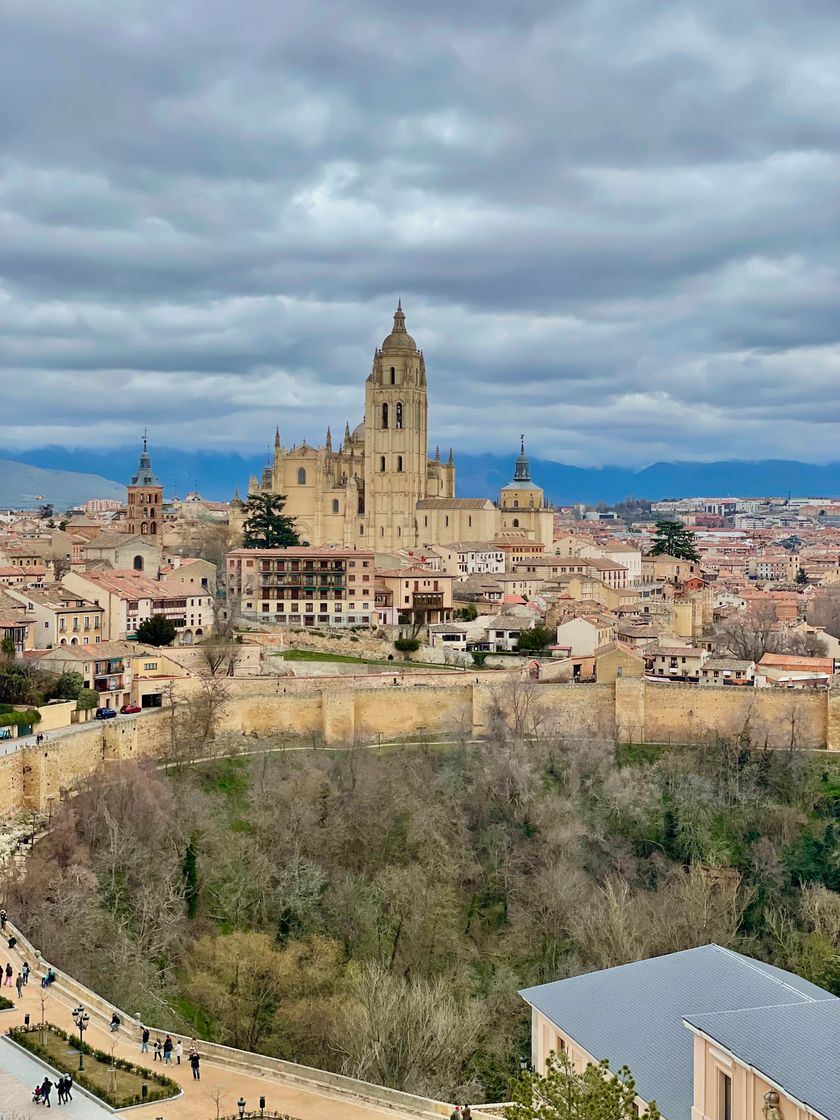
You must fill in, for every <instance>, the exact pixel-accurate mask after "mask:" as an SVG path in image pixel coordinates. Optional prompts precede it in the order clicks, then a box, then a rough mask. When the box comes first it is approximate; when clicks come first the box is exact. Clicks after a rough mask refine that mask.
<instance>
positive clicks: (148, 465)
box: [131, 430, 161, 486]
mask: <svg viewBox="0 0 840 1120" xmlns="http://www.w3.org/2000/svg"><path fill="white" fill-rule="evenodd" d="M131 485H132V486H160V485H161V481H160V479H159V478H158V477H157V475H156V474H155V472H154V471H153V470H152V460H151V457H150V455H149V447H148V436H147V434H146V431H145V430H144V431H143V450H142V451H141V452H140V462H139V464H138V466H137V471H136V473H135V475H134V477H133V478H132V480H131Z"/></svg>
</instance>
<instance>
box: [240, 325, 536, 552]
mask: <svg viewBox="0 0 840 1120" xmlns="http://www.w3.org/2000/svg"><path fill="white" fill-rule="evenodd" d="M428 412H429V405H428V396H427V388H426V363H425V359H424V357H423V351H422V350H418V349H417V344H416V342H415V341H414V339H413V338H412V337H411V335H410V334H409V333H408V331H407V330H406V327H405V314H404V312H403V309H402V306H401V304H398V305H397V310H396V313H395V314H394V326H393V329H392V330H391V333H390V334H389V335H388V336H387V338H386V339H385V340H384V341H383V343H382V345H381V346H380V347H379V349H378V350H377V351H376V353H375V354H374V357H373V367H372V369H371V372H370V374H369V376H368V378H367V381H366V382H365V415H364V420H363V421H362V423H361V424H359V425H358V426H357V427H356V428H354V429H353V431H351V430H350V425H349V424H346V425H345V428H344V438H343V439H342V440H341V442H340V443H339V444H338V446H337V447H336V448H333V440H332V433H331V431H330V429H329V428H327V435H326V439H325V441H324V445H323V446H322V447H312V446H311V445H310V444H309V443H307V442H306V440H304V441H303V443H301V444H299V445H297V446H295V447H290V448H286V447H284V446H283V443H282V440H281V438H280V431H279V428H278V430H277V432H276V434H275V437H274V459H273V463H272V465H270V466H267V467H266V468H265V470H264V471H263V476H262V479H261V480H258V479H256V478H252V479H251V481H250V485H249V493H251V494H254V493H259V492H260V491H262V492H269V493H272V494H283V495H285V497H286V507H285V513H287V514H288V515H289V516H290V517H293V518H294V519H295V522H296V525H297V530H298V533H299V534H300V537H301V540H305V541H307V542H308V543H309V544H311V545H325V544H336V545H342V546H343V547H345V548H369V549H373V550H374V551H376V552H388V551H391V550H393V549H399V548H408V549H411V548H418V547H423V546H427V545H434V544H453V543H455V542H458V541H489V540H493V539H494V538H495V537H497V536H498V534H499V533H500V532H506V533H516V534H521V535H522V536H526V537H529V538H530V539H534V540H541V541H543V543H545V544H546V545H548V544H550V543H551V541H552V537H553V526H554V518H553V514H552V512H551V509H550V508H548V507H547V506H546V504H545V498H544V494H543V491H542V490H541V489H540V488H539V487H538V486H537V485H535V483H533V482H532V481H531V477H530V471H529V467H528V459H527V457H526V456H525V447H524V442H523V444H522V446H521V453H520V456H519V458H518V459H517V461H516V470H515V472H514V477H513V479H512V480H511V482H510V483H509V484H508V485H507V486H506V487H504V488H503V489H502V491H501V494H500V499H499V503H498V504H494V503H493V502H491V501H490V500H489V499H486V498H485V499H482V498H456V497H455V463H454V461H453V458H452V451H451V449H450V451H449V455H448V458H447V459H446V461H444V460H442V459H441V457H440V450H439V449H437V450H436V451H435V454H434V457H433V458H432V457H430V456H429V446H428Z"/></svg>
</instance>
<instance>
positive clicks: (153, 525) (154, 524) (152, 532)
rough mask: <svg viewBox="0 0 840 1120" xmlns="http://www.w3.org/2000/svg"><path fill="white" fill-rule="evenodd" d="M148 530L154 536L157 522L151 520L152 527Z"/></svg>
mask: <svg viewBox="0 0 840 1120" xmlns="http://www.w3.org/2000/svg"><path fill="white" fill-rule="evenodd" d="M149 532H150V533H151V534H152V536H154V535H155V534H156V533H157V522H156V521H153V522H152V527H151V529H150V530H149Z"/></svg>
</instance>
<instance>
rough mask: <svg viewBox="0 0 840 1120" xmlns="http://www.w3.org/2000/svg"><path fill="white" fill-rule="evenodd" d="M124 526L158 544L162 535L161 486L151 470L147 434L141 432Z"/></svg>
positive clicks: (129, 488)
mask: <svg viewBox="0 0 840 1120" xmlns="http://www.w3.org/2000/svg"><path fill="white" fill-rule="evenodd" d="M126 529H127V531H128V532H129V533H139V534H140V536H142V537H151V538H153V540H154V542H155V543H156V544H157V545H158V547H160V545H161V539H162V535H163V485H162V483H161V481H160V479H159V478H158V477H157V475H156V474H155V472H154V471H153V470H152V460H151V458H150V456H149V448H148V436H147V433H146V432H145V431H144V432H143V450H142V451H141V452H140V462H139V464H138V466H137V471H136V472H135V474H134V477H133V478H132V480H131V484H130V485H129V487H128V512H127V513H126Z"/></svg>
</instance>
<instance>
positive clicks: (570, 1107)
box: [504, 1053, 660, 1120]
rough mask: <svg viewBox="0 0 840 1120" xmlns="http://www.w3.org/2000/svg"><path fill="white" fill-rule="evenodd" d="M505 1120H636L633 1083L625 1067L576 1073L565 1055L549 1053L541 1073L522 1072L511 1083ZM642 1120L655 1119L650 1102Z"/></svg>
mask: <svg viewBox="0 0 840 1120" xmlns="http://www.w3.org/2000/svg"><path fill="white" fill-rule="evenodd" d="M510 1096H511V1101H512V1102H513V1103H512V1104H510V1105H508V1107H507V1108H506V1109H505V1110H504V1115H505V1117H506V1118H507V1120H638V1118H639V1111H638V1109H637V1107H636V1083H635V1081H634V1080H633V1075H632V1074H631V1073H630V1070H629V1069H628V1068H627V1067H626V1066H622V1068H621V1069H620V1070H618V1072H617V1073H612V1072H611V1070H610V1067H609V1063H608V1062H606V1061H604V1062H599V1063H598V1065H591V1064H590V1065H588V1066H587V1067H586V1069H585V1070H584V1071H583V1072H582V1073H579V1072H578V1071H577V1070H576V1069H575V1068H574V1066H573V1065H572V1063H571V1061H570V1060H569V1056H568V1054H566V1053H562V1054H560V1055H555V1054H550V1055H549V1058H548V1061H547V1063H546V1071H545V1074H541V1073H523V1074H521V1075H520V1076H519V1077H518V1078H516V1079H515V1080H513V1081H512V1082H511V1093H510ZM642 1115H643V1120H659V1116H660V1113H659V1109H658V1108H657V1107H656V1102H655V1101H651V1102H650V1104H649V1105H648V1107H647V1108H646V1109H645V1112H644V1113H643V1114H642Z"/></svg>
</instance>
